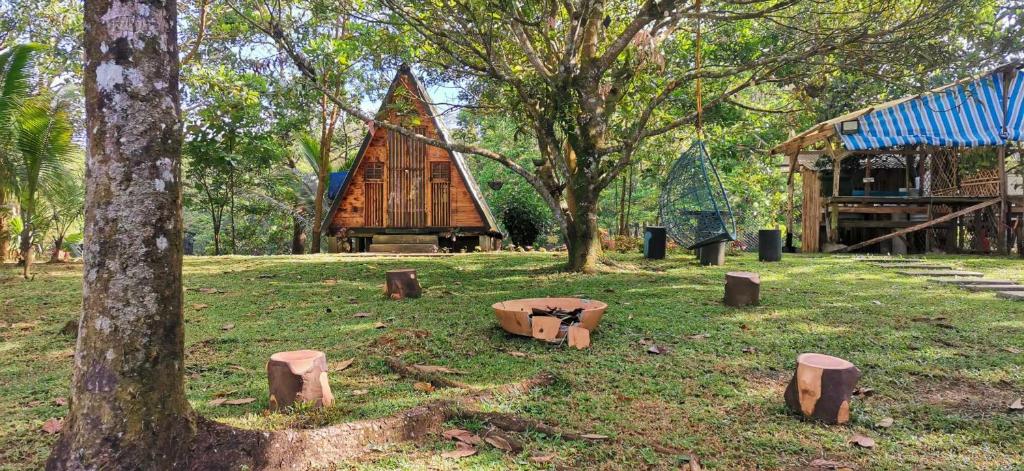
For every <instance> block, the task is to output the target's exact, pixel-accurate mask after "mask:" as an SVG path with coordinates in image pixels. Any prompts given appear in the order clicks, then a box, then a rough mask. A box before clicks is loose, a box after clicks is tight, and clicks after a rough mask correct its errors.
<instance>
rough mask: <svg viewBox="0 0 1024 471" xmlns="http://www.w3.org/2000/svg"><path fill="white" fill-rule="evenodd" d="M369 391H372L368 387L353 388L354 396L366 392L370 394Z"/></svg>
mask: <svg viewBox="0 0 1024 471" xmlns="http://www.w3.org/2000/svg"><path fill="white" fill-rule="evenodd" d="M369 393H370V391H368V390H366V389H353V390H352V393H351V394H352V395H353V396H362V395H364V394H369Z"/></svg>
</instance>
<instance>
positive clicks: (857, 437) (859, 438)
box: [846, 433, 875, 448]
mask: <svg viewBox="0 0 1024 471" xmlns="http://www.w3.org/2000/svg"><path fill="white" fill-rule="evenodd" d="M846 442H847V443H853V444H854V445H857V446H859V447H861V448H874V447H875V440H874V439H872V438H871V437H866V436H864V435H861V434H859V433H855V434H853V436H851V437H850V438H849V439H847V440H846Z"/></svg>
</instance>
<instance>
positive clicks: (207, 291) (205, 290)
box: [199, 288, 220, 294]
mask: <svg viewBox="0 0 1024 471" xmlns="http://www.w3.org/2000/svg"><path fill="white" fill-rule="evenodd" d="M199 292H200V293H203V294H217V293H219V292H220V290H219V289H217V288H199Z"/></svg>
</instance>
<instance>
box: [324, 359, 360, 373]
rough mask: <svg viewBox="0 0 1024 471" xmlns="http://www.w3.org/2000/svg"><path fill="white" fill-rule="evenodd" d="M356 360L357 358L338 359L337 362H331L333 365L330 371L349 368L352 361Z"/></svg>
mask: <svg viewBox="0 0 1024 471" xmlns="http://www.w3.org/2000/svg"><path fill="white" fill-rule="evenodd" d="M355 360H356V359H355V358H349V359H348V360H343V361H337V362H334V363H331V365H330V367H329V368H328V370H330V371H341V370H344V369H345V368H348V367H349V366H352V362H353V361H355Z"/></svg>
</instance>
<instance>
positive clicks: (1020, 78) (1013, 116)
mask: <svg viewBox="0 0 1024 471" xmlns="http://www.w3.org/2000/svg"><path fill="white" fill-rule="evenodd" d="M1008 96H1009V99H1008V100H1007V103H1008V106H1007V120H1006V130H1007V133H1008V134H1009V136H1008V137H1007V139H1009V140H1011V141H1014V142H1024V70H1018V71H1017V76H1016V77H1014V79H1013V83H1012V84H1010V94H1009V95H1008Z"/></svg>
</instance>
